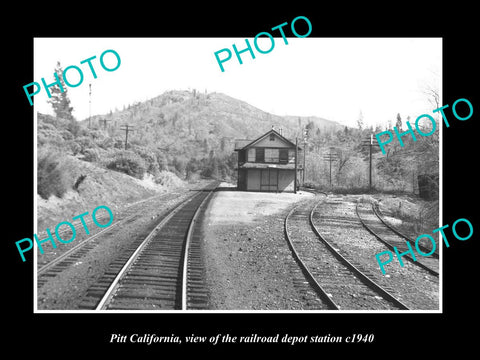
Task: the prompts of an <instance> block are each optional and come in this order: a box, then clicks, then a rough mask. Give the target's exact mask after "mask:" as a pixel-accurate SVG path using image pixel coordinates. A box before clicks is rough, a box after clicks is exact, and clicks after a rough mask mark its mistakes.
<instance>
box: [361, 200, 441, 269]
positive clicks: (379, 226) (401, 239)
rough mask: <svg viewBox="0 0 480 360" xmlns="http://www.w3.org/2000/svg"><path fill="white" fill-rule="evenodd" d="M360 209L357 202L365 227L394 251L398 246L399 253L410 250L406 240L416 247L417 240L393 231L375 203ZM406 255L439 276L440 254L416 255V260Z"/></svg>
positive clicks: (412, 261) (423, 249) (411, 260)
mask: <svg viewBox="0 0 480 360" xmlns="http://www.w3.org/2000/svg"><path fill="white" fill-rule="evenodd" d="M361 208H362V209H361V210H359V203H358V202H357V204H356V206H355V211H356V213H357V217H358V219H359V220H360V222H361V223H362V225H363V227H364V228H365V229H367V230H368V231H369V232H370V233H371V234H372V235H373V236H375V238H377V239H378V240H379V241H380V242H382V243H383V244H385V246H387V247H388V248H389V249H390V250H392V251H394V248H397V250H398V251H399V253H404V252H406V251H408V250H409V248H408V245H407V244H406V242H405V241H408V242H409V243H410V244H411V245H413V246H412V248H415V242H414V241H412V240H411V239H409V238H408V237H405V236H402V235H399V234H398V233H397V232H395V231H393V230H392V229H391V228H390V227H389V226H387V225H386V223H385V222H384V221H382V219H381V218H380V216H379V215H378V213H376V211H375V206H374V204H373V203H370V209H369V208H365V207H363V206H362V207H361ZM420 249H421V250H422V251H423V252H425V253H429V252H430V250H428V249H426V248H424V247H420ZM432 255H433V254H432ZM404 257H405V258H406V259H407V260H408V261H410V262H411V263H412V264H414V265H416V266H419V267H420V268H422V269H424V270H426V271H427V272H429V273H430V274H431V275H433V276H437V277H438V276H439V273H438V269H439V258H438V256H436V257H435V256H426V257H423V256H420V255H418V256H415V260H414V259H413V258H412V257H411V256H410V255H404Z"/></svg>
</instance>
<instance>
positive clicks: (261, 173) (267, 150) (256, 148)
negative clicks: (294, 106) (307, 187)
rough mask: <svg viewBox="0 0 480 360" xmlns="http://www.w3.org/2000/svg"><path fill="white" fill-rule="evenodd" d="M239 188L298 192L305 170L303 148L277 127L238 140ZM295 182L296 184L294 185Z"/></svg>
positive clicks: (236, 148)
mask: <svg viewBox="0 0 480 360" xmlns="http://www.w3.org/2000/svg"><path fill="white" fill-rule="evenodd" d="M235 151H237V152H238V166H237V170H238V177H237V179H238V183H237V189H238V190H243V191H270V192H284V191H286V192H296V190H297V189H298V184H299V181H298V179H300V173H301V172H302V171H303V168H302V165H301V164H300V163H299V161H298V159H301V158H302V157H301V156H302V155H301V153H302V149H301V148H300V147H298V146H297V145H296V144H294V143H293V142H291V141H290V140H288V139H286V138H285V137H283V136H282V135H280V134H279V133H278V132H276V131H275V130H274V129H272V130H270V131H268V132H267V133H265V134H263V135H262V136H260V137H259V138H257V139H256V140H236V141H235ZM295 182H296V183H297V188H295Z"/></svg>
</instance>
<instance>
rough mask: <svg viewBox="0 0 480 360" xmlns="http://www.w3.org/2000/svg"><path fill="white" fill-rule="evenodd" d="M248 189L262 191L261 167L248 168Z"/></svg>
mask: <svg viewBox="0 0 480 360" xmlns="http://www.w3.org/2000/svg"><path fill="white" fill-rule="evenodd" d="M246 171H247V190H251V191H260V169H247V170H246Z"/></svg>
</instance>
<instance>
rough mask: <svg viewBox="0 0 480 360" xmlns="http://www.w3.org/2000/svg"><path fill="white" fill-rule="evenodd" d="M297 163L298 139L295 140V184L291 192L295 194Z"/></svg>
mask: <svg viewBox="0 0 480 360" xmlns="http://www.w3.org/2000/svg"><path fill="white" fill-rule="evenodd" d="M297 162H298V138H295V184H294V186H293V192H294V193H295V194H296V193H297Z"/></svg>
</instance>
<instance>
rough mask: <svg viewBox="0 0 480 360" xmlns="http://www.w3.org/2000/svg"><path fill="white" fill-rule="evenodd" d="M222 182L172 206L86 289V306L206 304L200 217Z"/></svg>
mask: <svg viewBox="0 0 480 360" xmlns="http://www.w3.org/2000/svg"><path fill="white" fill-rule="evenodd" d="M217 186H218V182H216V183H215V184H212V185H211V186H209V187H207V188H205V189H203V190H201V191H198V192H197V193H196V194H195V195H194V196H193V197H190V198H189V199H187V200H185V201H183V202H182V203H180V204H179V205H178V206H177V207H175V208H174V209H172V211H170V212H169V213H168V214H167V215H166V216H164V217H163V218H162V220H161V221H160V222H159V223H158V225H157V226H156V227H155V228H154V229H153V231H151V232H150V233H149V234H148V236H146V237H145V238H144V239H143V241H141V242H140V243H138V242H136V243H132V244H131V246H130V248H129V249H127V250H126V251H125V254H124V255H122V256H121V257H120V258H118V259H117V260H116V261H115V262H114V263H112V264H111V266H110V268H109V270H107V272H106V273H105V274H104V276H102V277H101V278H100V280H99V281H98V282H97V283H96V284H94V285H93V286H92V287H90V289H89V290H88V292H87V296H86V297H85V299H84V300H83V301H82V304H81V306H80V307H81V308H84V309H92V308H93V309H95V310H152V309H153V310H186V309H202V308H205V307H206V306H207V301H208V293H207V289H206V286H205V284H204V277H203V276H202V273H203V271H204V269H203V263H202V261H201V255H200V253H201V250H200V247H201V242H200V236H198V234H196V230H197V228H196V225H197V219H198V217H199V216H200V213H201V211H202V210H204V208H205V205H206V204H207V202H208V199H209V198H210V196H211V195H212V193H213V192H214V190H215V189H216V188H217Z"/></svg>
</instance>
